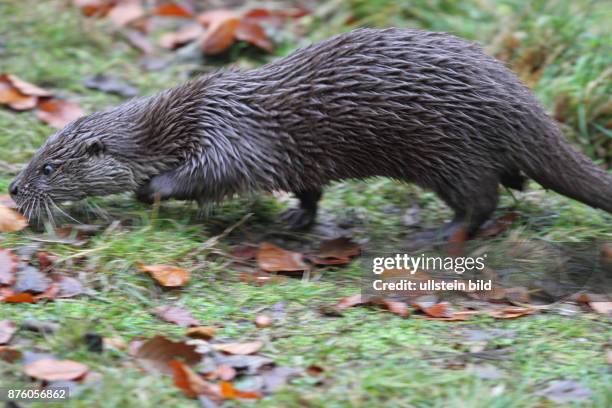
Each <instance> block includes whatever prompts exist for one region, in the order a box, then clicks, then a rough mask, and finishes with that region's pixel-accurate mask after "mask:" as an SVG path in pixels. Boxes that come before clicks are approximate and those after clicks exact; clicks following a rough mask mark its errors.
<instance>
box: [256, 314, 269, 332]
mask: <svg viewBox="0 0 612 408" xmlns="http://www.w3.org/2000/svg"><path fill="white" fill-rule="evenodd" d="M255 326H257V327H258V328H260V329H263V328H265V327H269V326H272V317H270V315H267V314H260V315H257V316H255Z"/></svg>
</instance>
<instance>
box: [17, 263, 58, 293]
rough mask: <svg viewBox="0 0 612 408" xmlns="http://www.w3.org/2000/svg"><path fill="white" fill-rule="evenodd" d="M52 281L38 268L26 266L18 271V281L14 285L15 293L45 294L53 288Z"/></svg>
mask: <svg viewBox="0 0 612 408" xmlns="http://www.w3.org/2000/svg"><path fill="white" fill-rule="evenodd" d="M51 283H52V281H51V279H49V277H48V276H47V274H45V273H42V272H41V271H39V270H38V269H37V268H35V267H33V266H30V265H25V266H22V267H21V269H19V270H18V271H17V280H16V281H15V284H14V285H13V289H14V290H15V292H30V293H43V292H45V291H46V290H47V289H49V286H51Z"/></svg>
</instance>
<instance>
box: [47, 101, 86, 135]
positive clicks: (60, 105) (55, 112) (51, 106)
mask: <svg viewBox="0 0 612 408" xmlns="http://www.w3.org/2000/svg"><path fill="white" fill-rule="evenodd" d="M84 114H85V112H84V111H83V109H82V108H81V107H80V106H79V105H77V104H76V103H74V102H68V101H66V100H63V99H49V100H46V101H43V102H41V103H39V104H38V111H37V112H36V116H37V117H38V119H40V120H41V121H43V122H45V123H46V124H48V125H49V126H51V127H54V128H56V129H62V128H64V127H65V126H66V125H67V124H69V123H70V122H72V121H73V120H75V119H78V118H80V117H81V116H83V115H84Z"/></svg>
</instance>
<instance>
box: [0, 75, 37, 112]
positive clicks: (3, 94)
mask: <svg viewBox="0 0 612 408" xmlns="http://www.w3.org/2000/svg"><path fill="white" fill-rule="evenodd" d="M0 78H1V77H0ZM37 103H38V97H36V96H28V95H24V94H22V93H21V92H19V91H18V90H17V89H16V88H15V87H14V86H13V85H12V84H10V83H8V82H5V81H2V80H1V79H0V105H8V106H9V107H10V108H11V109H15V110H19V111H21V110H30V109H34V107H36V104H37Z"/></svg>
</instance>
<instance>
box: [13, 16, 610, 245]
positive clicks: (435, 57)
mask: <svg viewBox="0 0 612 408" xmlns="http://www.w3.org/2000/svg"><path fill="white" fill-rule="evenodd" d="M525 175H526V176H528V177H530V178H532V179H534V180H536V181H537V182H538V183H540V184H541V185H542V186H544V187H545V188H549V189H552V190H554V191H556V192H558V193H561V194H563V195H565V196H568V197H571V198H574V199H576V200H579V201H581V202H583V203H586V204H588V205H590V206H592V207H596V208H601V209H603V210H605V211H608V212H612V175H611V174H610V173H608V172H606V171H604V170H602V169H600V168H599V167H597V166H596V165H595V164H594V163H592V162H591V161H590V160H589V159H588V158H587V157H585V156H584V155H583V154H581V153H579V152H578V151H576V150H575V149H573V148H572V147H571V146H570V145H569V144H568V143H567V141H566V140H565V139H564V138H563V136H562V134H561V132H560V130H559V128H558V127H557V125H556V124H555V122H554V121H553V120H552V119H551V118H550V117H549V116H548V115H547V114H546V112H545V111H544V109H543V107H542V106H541V105H540V104H539V103H538V101H537V100H536V99H535V97H534V96H533V95H532V94H531V92H530V91H529V90H528V89H527V88H526V87H525V86H524V85H523V84H522V83H521V82H520V81H519V79H518V78H517V77H516V76H515V75H514V74H513V73H512V72H511V71H510V70H509V69H507V68H506V67H505V66H504V65H503V64H502V63H501V62H499V61H497V60H495V59H494V58H491V57H489V56H487V55H486V54H485V53H484V52H483V51H482V49H481V48H480V47H479V46H477V45H475V44H473V43H471V42H468V41H466V40H463V39H460V38H457V37H455V36H452V35H449V34H444V33H433V32H425V31H418V30H405V29H396V28H390V29H384V30H378V29H359V30H355V31H352V32H349V33H346V34H341V35H338V36H335V37H332V38H330V39H328V40H326V41H323V42H320V43H318V44H314V45H311V46H309V47H306V48H304V49H301V50H298V51H296V52H294V53H293V54H291V55H289V56H287V57H285V58H281V59H279V60H277V61H275V62H272V63H270V64H268V65H265V66H263V67H261V68H257V69H251V70H245V71H241V70H225V71H219V72H216V73H214V74H211V75H207V76H203V77H200V78H197V79H194V80H192V81H190V82H187V83H185V84H182V85H180V86H178V87H176V88H173V89H169V90H166V91H163V92H160V93H158V94H156V95H153V96H149V97H145V98H140V99H135V100H131V101H129V102H127V103H125V104H123V105H120V106H118V107H115V108H112V109H110V110H107V111H103V112H98V113H94V114H92V115H90V116H87V117H84V118H81V119H78V120H76V121H75V122H73V123H71V124H70V125H68V126H67V127H66V128H65V129H63V130H61V131H59V132H58V133H57V134H55V135H54V136H52V137H51V138H50V139H49V140H48V141H47V142H46V143H45V144H44V146H42V147H41V148H40V150H39V151H38V152H37V153H36V154H35V156H34V157H33V158H32V160H31V162H30V163H29V164H28V166H27V167H26V168H25V169H24V170H23V171H22V172H21V173H20V174H19V175H18V177H17V178H16V180H15V181H14V182H13V183H12V185H11V186H10V192H11V194H12V196H13V197H14V199H15V201H16V202H17V203H18V204H19V206H20V207H21V208H22V210H23V211H25V212H26V213H27V215H28V216H31V217H32V216H36V215H39V214H41V213H45V212H51V210H52V208H53V207H54V206H55V203H56V202H61V201H66V200H78V199H81V198H84V197H86V196H91V195H107V194H112V193H118V192H123V191H135V192H136V194H137V196H138V197H139V198H140V199H141V200H143V201H147V202H150V201H152V200H153V199H154V197H155V196H156V195H158V196H159V197H160V198H161V199H169V198H175V199H184V200H196V201H198V202H205V201H218V200H221V199H223V198H224V197H227V196H230V195H232V194H235V193H244V192H253V191H262V190H263V191H272V190H285V191H291V192H294V193H295V195H296V196H297V197H298V198H299V200H300V206H299V208H297V209H295V210H294V211H293V212H291V213H290V215H289V218H290V220H291V221H292V223H293V225H294V226H295V227H305V226H308V225H310V224H312V223H313V221H314V220H315V216H316V211H317V202H318V201H319V199H320V197H321V194H322V187H324V186H325V185H326V184H328V183H330V182H332V181H335V180H343V179H364V178H368V177H376V176H382V177H390V178H393V179H398V180H403V181H407V182H414V183H416V184H418V185H419V186H421V187H424V188H426V189H430V190H433V191H434V192H436V193H437V194H438V196H440V198H442V199H443V200H444V201H445V202H446V203H447V204H448V205H449V206H450V208H451V209H452V210H453V211H454V213H455V217H454V220H453V221H452V223H451V224H450V225H449V227H450V228H449V229H448V231H451V232H452V231H453V230H455V229H456V228H465V229H466V230H467V231H468V232H470V233H473V232H474V231H476V230H477V229H478V227H479V226H480V225H481V224H482V223H483V222H484V221H485V220H487V219H488V218H489V217H490V216H491V214H492V213H493V211H494V210H495V208H496V206H497V203H498V196H499V193H498V189H499V185H500V183H501V184H502V185H505V186H507V187H511V188H521V187H522V186H523V182H524V180H525Z"/></svg>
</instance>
